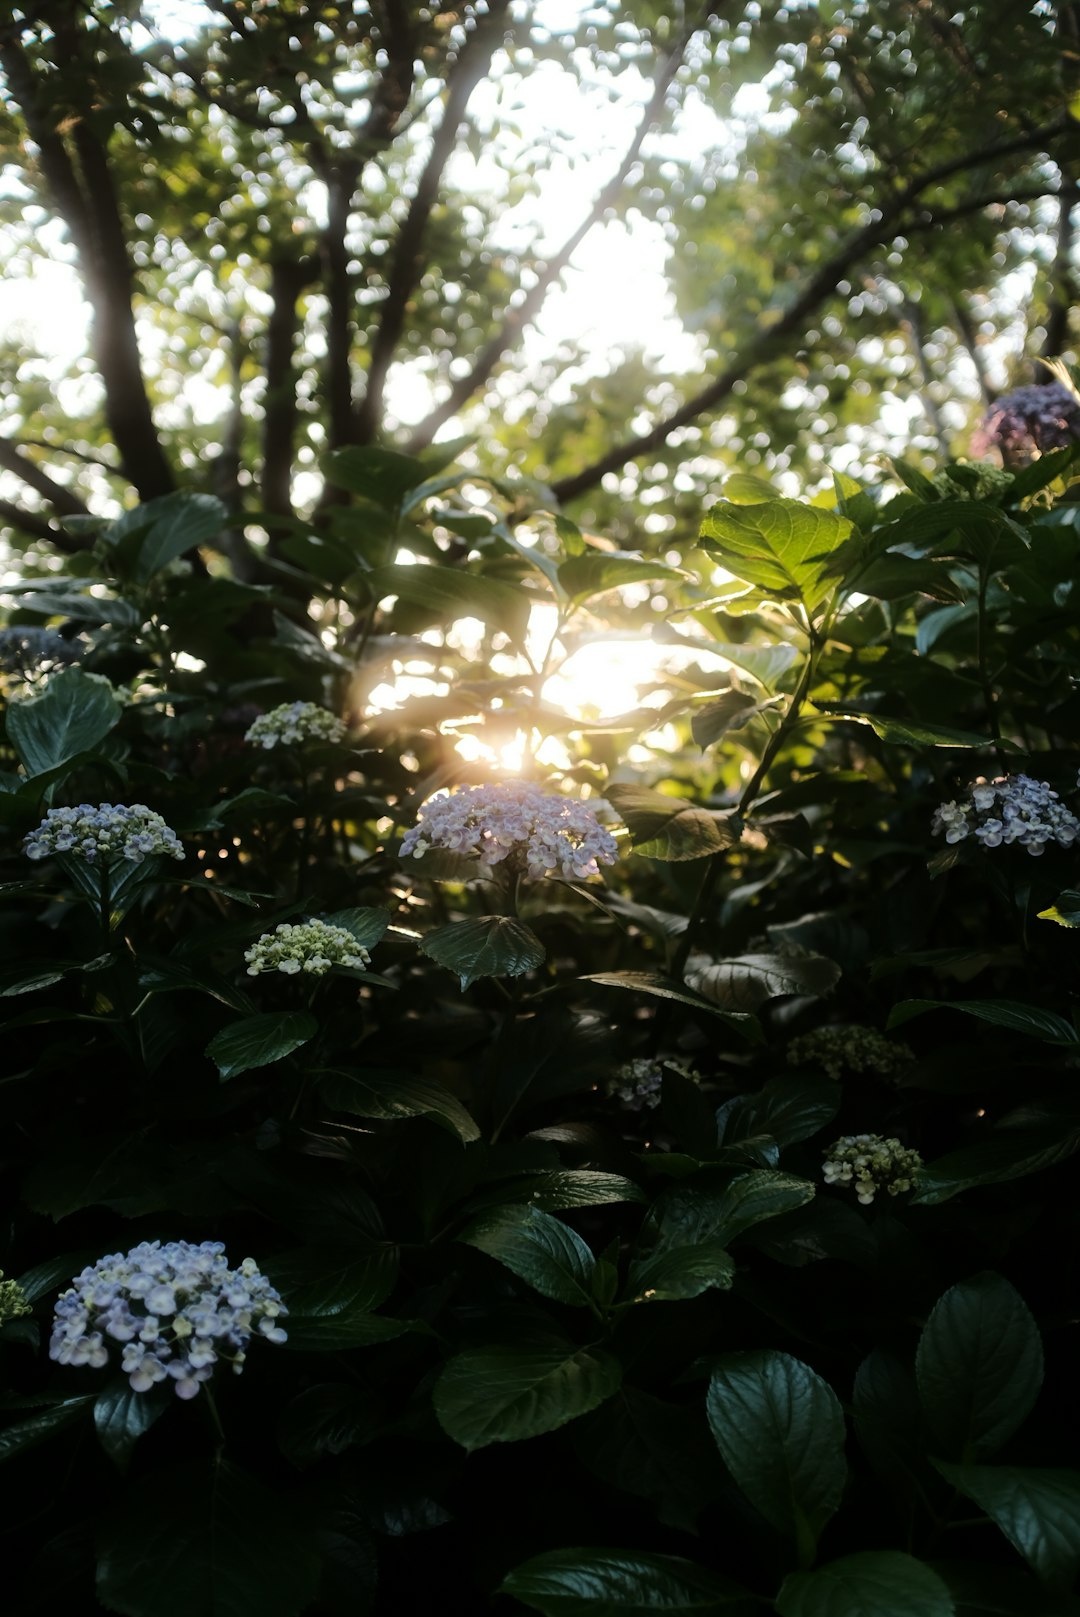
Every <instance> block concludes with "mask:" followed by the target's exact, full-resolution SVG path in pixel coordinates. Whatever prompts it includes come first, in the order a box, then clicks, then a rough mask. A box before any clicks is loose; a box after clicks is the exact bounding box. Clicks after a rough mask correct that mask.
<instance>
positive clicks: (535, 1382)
mask: <svg viewBox="0 0 1080 1617" xmlns="http://www.w3.org/2000/svg"><path fill="white" fill-rule="evenodd" d="M621 1379H622V1367H621V1366H620V1364H619V1361H618V1359H616V1358H614V1357H613V1356H612V1354H610V1353H607V1352H606V1351H604V1350H603V1349H592V1348H578V1347H575V1346H574V1344H573V1343H572V1342H567V1341H555V1340H554V1339H552V1338H550V1337H549V1338H547V1339H546V1340H545V1342H544V1343H543V1344H542V1345H537V1346H536V1347H484V1348H473V1349H471V1350H469V1351H467V1352H465V1353H459V1354H458V1355H457V1356H456V1358H453V1359H451V1360H450V1362H449V1364H447V1365H446V1367H445V1369H444V1370H443V1372H442V1374H441V1375H440V1377H439V1379H438V1381H437V1382H436V1384H435V1392H434V1403H435V1413H436V1415H437V1416H438V1419H439V1424H440V1425H441V1426H442V1428H443V1430H444V1431H445V1432H446V1434H447V1435H448V1436H449V1437H452V1438H453V1439H454V1441H455V1442H456V1443H460V1444H461V1445H462V1447H463V1448H466V1449H469V1450H470V1451H471V1450H472V1449H481V1448H486V1447H487V1446H488V1444H490V1443H514V1442H518V1441H519V1440H520V1439H522V1438H526V1437H539V1435H540V1434H541V1432H554V1431H555V1430H557V1428H558V1427H560V1426H565V1425H566V1423H567V1422H568V1421H572V1420H576V1419H577V1417H578V1416H579V1415H584V1414H586V1413H587V1412H588V1411H589V1410H590V1409H595V1408H596V1406H597V1405H598V1404H602V1403H603V1402H604V1399H605V1398H610V1397H611V1395H612V1393H613V1392H615V1391H617V1389H618V1386H619V1382H620V1381H621Z"/></svg>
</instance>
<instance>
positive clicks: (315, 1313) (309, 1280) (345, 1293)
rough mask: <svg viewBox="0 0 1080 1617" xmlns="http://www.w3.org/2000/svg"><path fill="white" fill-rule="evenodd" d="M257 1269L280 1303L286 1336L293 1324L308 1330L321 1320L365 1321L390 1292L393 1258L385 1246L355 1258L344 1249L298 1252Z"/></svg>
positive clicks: (394, 1267)
mask: <svg viewBox="0 0 1080 1617" xmlns="http://www.w3.org/2000/svg"><path fill="white" fill-rule="evenodd" d="M263 1268H264V1270H265V1272H266V1274H267V1275H268V1276H269V1278H270V1279H271V1280H272V1281H273V1283H274V1285H275V1286H277V1288H278V1290H279V1291H280V1292H281V1294H282V1296H283V1297H284V1300H285V1304H286V1306H287V1308H288V1310H289V1315H288V1318H287V1320H286V1322H285V1328H286V1329H287V1330H289V1331H290V1332H291V1329H292V1321H293V1319H294V1318H295V1319H297V1320H300V1321H304V1322H305V1323H306V1324H308V1325H310V1324H311V1323H312V1321H313V1320H315V1319H323V1318H325V1319H331V1318H332V1319H334V1320H336V1321H338V1322H339V1323H341V1324H343V1325H347V1324H348V1323H349V1322H351V1321H353V1320H355V1319H356V1318H357V1317H358V1316H361V1315H363V1316H365V1317H366V1316H368V1315H369V1314H370V1312H371V1310H372V1309H373V1308H378V1306H379V1304H380V1303H382V1302H385V1300H386V1298H387V1297H389V1295H390V1293H391V1291H392V1290H393V1289H394V1283H395V1281H396V1279H397V1274H398V1252H397V1248H396V1247H394V1246H388V1245H383V1246H376V1245H373V1246H371V1247H370V1248H369V1249H368V1250H367V1251H363V1252H361V1253H359V1254H358V1253H357V1252H356V1250H355V1248H350V1247H344V1248H341V1249H339V1250H337V1251H335V1250H334V1248H333V1247H329V1246H327V1247H321V1248H320V1249H319V1251H318V1252H312V1251H309V1250H308V1249H307V1248H299V1249H297V1250H295V1251H289V1252H282V1253H278V1254H277V1255H276V1256H275V1257H273V1258H271V1259H270V1260H269V1261H268V1262H266V1263H264V1265H263Z"/></svg>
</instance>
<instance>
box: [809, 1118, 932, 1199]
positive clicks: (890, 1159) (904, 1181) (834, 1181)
mask: <svg viewBox="0 0 1080 1617" xmlns="http://www.w3.org/2000/svg"><path fill="white" fill-rule="evenodd" d="M921 1167H922V1157H920V1155H919V1153H918V1152H917V1151H909V1150H907V1149H906V1148H905V1147H904V1146H902V1145H901V1144H900V1141H899V1140H896V1139H887V1140H885V1139H882V1137H881V1135H880V1134H845V1135H844V1136H843V1137H842V1138H841V1139H839V1140H836V1141H835V1142H834V1143H833V1144H832V1145H830V1146H829V1147H828V1148H827V1150H826V1152H825V1167H824V1169H823V1172H824V1176H825V1183H826V1184H827V1185H852V1186H854V1189H855V1194H856V1195H857V1196H858V1198H859V1200H860V1201H861V1202H862V1204H863V1206H864V1207H868V1206H869V1205H870V1203H871V1202H872V1201H873V1199H874V1197H875V1196H876V1195H877V1193H878V1191H879V1190H886V1191H888V1193H889V1195H890V1196H899V1195H900V1193H901V1192H902V1191H905V1190H910V1189H911V1187H912V1185H913V1184H914V1183H915V1175H916V1174H917V1173H918V1171H919V1169H920V1168H921Z"/></svg>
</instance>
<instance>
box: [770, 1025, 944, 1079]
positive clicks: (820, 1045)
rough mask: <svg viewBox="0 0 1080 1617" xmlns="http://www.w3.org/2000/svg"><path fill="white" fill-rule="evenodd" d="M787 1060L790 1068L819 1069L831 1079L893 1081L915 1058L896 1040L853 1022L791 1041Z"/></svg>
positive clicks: (823, 1029)
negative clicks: (864, 1076) (852, 1076)
mask: <svg viewBox="0 0 1080 1617" xmlns="http://www.w3.org/2000/svg"><path fill="white" fill-rule="evenodd" d="M787 1059H788V1061H789V1062H790V1064H791V1065H792V1066H793V1067H804V1066H815V1067H822V1068H824V1070H825V1071H826V1072H827V1073H828V1075H829V1077H830V1078H837V1079H838V1078H840V1077H841V1076H842V1075H843V1074H844V1073H845V1072H847V1073H866V1072H873V1073H876V1074H877V1075H878V1077H879V1078H886V1079H896V1078H897V1077H899V1075H900V1073H902V1072H903V1070H904V1068H905V1067H908V1066H910V1065H911V1063H912V1062H913V1061H914V1059H915V1056H914V1053H913V1052H912V1050H911V1048H910V1047H909V1046H908V1045H906V1044H903V1043H901V1041H900V1040H899V1039H889V1038H886V1036H885V1034H884V1033H877V1032H875V1030H874V1029H873V1028H871V1027H862V1026H860V1025H859V1024H858V1023H855V1022H836V1023H832V1024H830V1025H829V1026H828V1027H817V1028H814V1029H813V1031H812V1032H810V1033H800V1035H799V1037H798V1038H797V1039H792V1041H791V1043H790V1044H789V1045H788V1047H787Z"/></svg>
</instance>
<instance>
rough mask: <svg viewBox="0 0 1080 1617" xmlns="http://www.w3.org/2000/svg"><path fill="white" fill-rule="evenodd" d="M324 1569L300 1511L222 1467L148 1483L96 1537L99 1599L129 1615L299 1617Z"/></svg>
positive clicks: (181, 1471) (193, 1469) (187, 1470)
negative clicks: (305, 1529)
mask: <svg viewBox="0 0 1080 1617" xmlns="http://www.w3.org/2000/svg"><path fill="white" fill-rule="evenodd" d="M317 1571H318V1557H317V1555H316V1553H315V1547H314V1543H313V1541H312V1540H311V1539H310V1538H309V1537H308V1536H307V1535H306V1533H305V1532H304V1531H303V1528H302V1526H301V1524H300V1520H299V1518H298V1514H297V1512H296V1511H295V1510H294V1509H293V1508H291V1506H290V1505H289V1504H288V1503H287V1502H286V1500H285V1499H283V1498H282V1497H281V1496H280V1495H277V1494H273V1493H271V1492H270V1490H269V1489H268V1488H265V1487H264V1486H263V1485H262V1483H260V1482H257V1481H256V1480H255V1479H254V1477H249V1476H246V1475H245V1474H244V1473H243V1472H242V1471H238V1470H237V1469H236V1468H235V1467H234V1466H232V1465H230V1464H228V1463H227V1462H226V1461H224V1460H217V1461H215V1462H214V1463H213V1465H212V1466H209V1467H208V1466H206V1465H198V1466H190V1467H186V1466H185V1467H178V1468H176V1469H174V1470H172V1471H170V1472H164V1473H161V1474H159V1475H157V1476H154V1477H144V1478H141V1479H140V1481H139V1483H138V1485H137V1487H135V1488H134V1489H133V1490H132V1491H131V1493H130V1494H128V1496H127V1497H126V1498H125V1499H123V1500H122V1501H121V1503H120V1505H119V1506H118V1507H116V1508H115V1509H114V1510H113V1512H112V1514H111V1515H110V1516H109V1517H107V1518H106V1520H105V1522H104V1523H103V1524H102V1527H101V1530H100V1533H99V1536H98V1574H97V1580H98V1597H99V1599H100V1600H101V1602H102V1604H103V1605H105V1606H107V1607H108V1608H109V1610H110V1611H117V1612H121V1613H122V1614H123V1617H193V1613H195V1612H198V1613H199V1614H200V1617H251V1614H252V1612H253V1611H256V1610H257V1611H258V1612H259V1613H260V1614H261V1617H299V1614H300V1613H301V1612H302V1611H304V1610H305V1609H306V1608H307V1606H308V1604H309V1603H310V1601H311V1600H312V1598H313V1596H314V1593H315V1582H316V1576H317Z"/></svg>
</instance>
